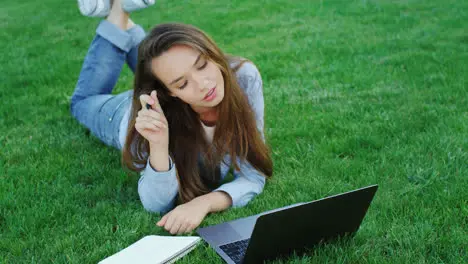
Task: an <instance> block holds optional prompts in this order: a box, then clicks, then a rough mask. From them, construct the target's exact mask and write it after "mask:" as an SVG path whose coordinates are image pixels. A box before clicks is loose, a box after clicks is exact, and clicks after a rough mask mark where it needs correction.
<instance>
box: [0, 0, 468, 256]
mask: <svg viewBox="0 0 468 264" xmlns="http://www.w3.org/2000/svg"><path fill="white" fill-rule="evenodd" d="M29 2H30V3H26V2H23V1H6V2H4V3H3V4H2V8H1V9H0V25H1V29H2V30H1V31H0V39H1V46H2V55H1V57H0V72H1V75H0V88H1V89H0V100H1V102H2V103H1V105H0V127H1V131H2V132H1V133H0V147H1V152H0V263H96V262H97V261H99V260H101V259H103V258H104V257H106V256H108V255H111V254H113V253H115V252H116V251H118V250H120V249H121V248H123V247H126V246H128V245H129V244H131V243H133V242H135V241H136V240H138V239H140V238H141V237H143V236H145V235H149V234H166V233H164V232H163V231H162V230H161V229H160V228H158V227H156V226H155V222H156V221H157V220H158V219H159V216H158V215H154V214H149V213H146V212H145V211H144V210H143V207H142V206H141V204H140V202H139V198H138V193H137V180H138V177H137V175H130V176H128V175H127V174H126V173H125V172H124V171H123V170H122V168H121V166H120V163H119V160H120V156H119V152H118V151H117V150H115V149H112V148H110V147H106V146H104V145H103V144H102V143H100V142H99V141H98V140H97V139H96V138H94V137H92V136H91V137H90V136H88V135H87V134H86V133H85V132H86V130H85V129H84V128H83V127H81V126H80V125H79V124H78V123H77V122H76V121H75V120H74V119H73V118H72V117H71V115H70V113H69V110H68V109H69V97H70V96H71V94H72V92H73V89H74V86H75V83H76V80H77V77H78V74H79V71H80V68H81V63H82V61H83V58H84V56H85V53H86V50H87V47H88V45H89V43H90V42H91V40H92V38H93V34H94V30H95V27H96V25H97V23H98V21H99V20H98V19H90V18H84V17H82V16H80V14H79V12H78V9H77V7H76V2H75V1H61V0H44V1H36V2H33V1H29ZM467 10H468V2H466V1H454V0H445V1H442V0H434V1H422V0H421V1H416V0H413V1H412V0H408V1H391V0H375V1H370V0H361V1H302V0H294V1H292V0H288V1H286V0H284V1H273V0H261V1H245V0H243V1H240V0H236V1H214V0H208V1H167V0H161V1H159V2H158V4H157V6H156V7H153V8H151V9H147V10H144V11H142V12H139V13H135V14H134V15H133V19H134V20H135V21H136V22H137V23H140V24H142V25H143V26H144V27H145V28H147V29H148V28H149V27H151V26H152V25H155V24H157V23H161V22H166V21H180V22H185V23H191V24H194V25H196V26H198V27H200V28H202V29H203V30H205V31H206V32H207V33H209V34H210V35H211V36H212V37H213V38H214V39H215V41H216V42H217V43H218V44H219V45H220V46H221V47H222V48H223V49H224V50H225V51H227V52H229V53H233V54H238V55H241V56H244V57H247V58H249V59H251V60H252V61H254V62H255V63H256V64H257V66H258V67H259V69H260V71H261V73H262V77H263V80H264V90H265V102H266V121H265V123H266V135H267V138H268V141H269V143H270V145H271V148H272V150H273V157H274V163H275V175H274V178H273V179H272V180H271V181H270V182H269V183H268V184H267V186H266V188H265V190H264V192H263V193H262V194H261V195H260V196H259V197H257V198H256V199H255V200H254V201H253V202H252V203H250V204H249V205H248V206H246V207H245V208H240V209H232V210H228V211H227V212H223V213H218V214H213V215H210V216H209V217H207V218H206V219H205V220H204V222H203V223H202V226H206V225H210V224H216V223H220V222H223V221H226V220H232V219H236V218H238V217H243V216H248V215H252V214H256V213H260V212H262V211H264V210H267V209H273V208H276V207H280V206H285V205H288V204H290V203H295V202H301V201H310V200H313V199H318V198H322V197H324V196H327V195H332V194H337V193H340V192H343V191H348V190H352V189H354V188H359V187H363V186H366V185H370V184H374V183H377V184H379V186H380V188H379V191H378V192H377V195H376V198H375V200H374V201H373V203H372V205H371V207H370V210H369V212H368V214H367V216H366V218H365V219H364V222H363V224H362V226H361V229H360V230H359V232H358V233H357V235H356V236H355V237H354V238H353V239H351V240H349V241H340V242H338V243H334V244H329V245H324V246H321V247H319V248H317V249H315V250H313V251H310V252H309V253H308V254H307V255H305V256H293V257H291V258H290V259H288V260H281V261H276V262H275V263H464V262H465V263H466V261H467V259H468V256H467V255H468V253H467V245H468V234H467V230H468V201H467V200H468V191H467V190H468V152H467V150H468V99H467V98H468V66H467V65H468V63H467V62H468V31H467V29H468V13H467ZM131 84H132V74H131V72H130V70H128V68H126V69H125V70H124V72H123V74H122V77H121V79H120V81H119V83H118V87H117V89H116V92H122V91H125V90H127V89H129V88H131ZM317 217H320V216H319V215H318V216H317ZM285 228H287V227H285ZM180 263H222V260H221V258H219V257H218V256H217V255H216V253H215V252H214V251H213V250H212V249H210V248H209V247H208V246H207V245H206V244H204V245H203V246H200V247H198V248H197V249H196V250H195V251H194V252H192V253H190V254H189V255H188V256H186V257H185V258H183V259H182V260H181V261H180Z"/></svg>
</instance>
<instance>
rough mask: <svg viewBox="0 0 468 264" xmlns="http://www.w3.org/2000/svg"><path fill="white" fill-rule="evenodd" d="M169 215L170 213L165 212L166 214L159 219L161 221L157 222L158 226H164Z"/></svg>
mask: <svg viewBox="0 0 468 264" xmlns="http://www.w3.org/2000/svg"><path fill="white" fill-rule="evenodd" d="M167 215H168V214H165V215H164V216H163V217H162V218H161V219H160V220H159V222H157V223H156V224H157V225H158V226H164V225H165V224H166V221H167Z"/></svg>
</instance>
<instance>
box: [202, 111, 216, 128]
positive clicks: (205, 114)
mask: <svg viewBox="0 0 468 264" xmlns="http://www.w3.org/2000/svg"><path fill="white" fill-rule="evenodd" d="M198 115H199V116H200V120H201V121H202V122H203V124H205V125H206V126H214V125H215V124H216V121H217V120H218V111H217V110H216V109H215V108H211V109H208V110H205V111H202V112H198Z"/></svg>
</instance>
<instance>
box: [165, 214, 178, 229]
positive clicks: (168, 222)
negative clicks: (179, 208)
mask: <svg viewBox="0 0 468 264" xmlns="http://www.w3.org/2000/svg"><path fill="white" fill-rule="evenodd" d="M175 218H176V217H174V215H173V214H170V215H169V216H168V218H167V220H166V224H164V229H166V230H167V231H170V230H171V228H172V226H173V225H174V222H175V220H176V219H175Z"/></svg>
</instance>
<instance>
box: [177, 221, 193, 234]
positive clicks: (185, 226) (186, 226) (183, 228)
mask: <svg viewBox="0 0 468 264" xmlns="http://www.w3.org/2000/svg"><path fill="white" fill-rule="evenodd" d="M189 227H190V225H189V224H188V223H183V224H182V225H181V226H180V228H179V230H178V231H177V234H179V235H180V234H185V233H187V229H189Z"/></svg>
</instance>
